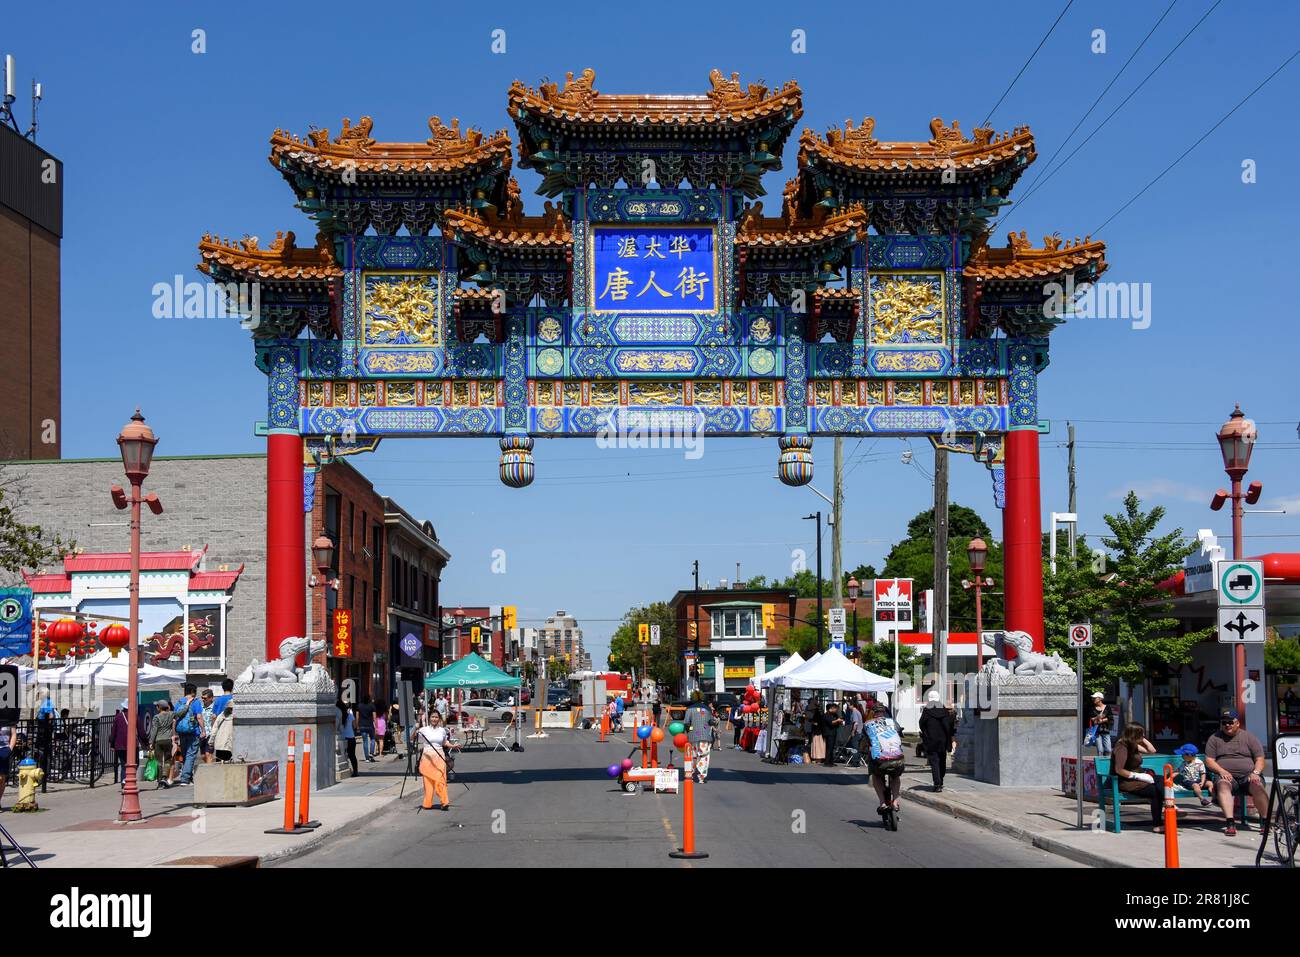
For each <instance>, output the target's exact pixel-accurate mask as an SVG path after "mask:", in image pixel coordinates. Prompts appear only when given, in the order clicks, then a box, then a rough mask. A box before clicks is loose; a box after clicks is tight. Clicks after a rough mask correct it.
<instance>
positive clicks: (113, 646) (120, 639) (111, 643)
mask: <svg viewBox="0 0 1300 957" xmlns="http://www.w3.org/2000/svg"><path fill="white" fill-rule="evenodd" d="M99 642H100V644H102V645H103V646H104V647H105V648H107V649H108V653H109V654H110V655H112V656H113V657H114V658H116V657H117V653H118V652H119V651H121V650H122V649H123V648H125V647H126V646H127V645H128V644H130V643H131V630H130V629H129V628H127V627H126V625H123V624H120V623H119V622H116V621H115V622H113V623H112V624H111V625H109V626H108V627H107V628H105V629H104V630H103V631H101V632H100V633H99Z"/></svg>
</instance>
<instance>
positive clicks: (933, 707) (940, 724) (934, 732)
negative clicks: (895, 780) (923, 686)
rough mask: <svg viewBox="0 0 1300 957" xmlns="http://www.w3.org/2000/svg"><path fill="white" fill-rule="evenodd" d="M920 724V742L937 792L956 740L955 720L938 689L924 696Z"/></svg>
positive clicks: (946, 770)
mask: <svg viewBox="0 0 1300 957" xmlns="http://www.w3.org/2000/svg"><path fill="white" fill-rule="evenodd" d="M920 725H921V744H922V745H923V746H924V748H925V756H926V758H927V759H928V760H929V762H930V779H931V780H932V781H933V782H934V790H935V792H936V793H937V792H939V791H942V790H943V778H944V775H945V774H947V773H948V752H950V751H951V750H952V749H953V747H954V746H955V744H956V741H957V738H956V735H957V722H956V720H955V719H954V718H953V715H952V712H951V711H949V710H948V709H947V708H946V707H944V704H943V701H942V700H941V699H940V698H939V692H938V691H931V692H929V693H928V694H927V695H926V696H925V708H924V709H923V710H922V711H921V721H920Z"/></svg>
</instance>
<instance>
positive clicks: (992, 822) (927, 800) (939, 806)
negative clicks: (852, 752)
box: [899, 789, 1132, 867]
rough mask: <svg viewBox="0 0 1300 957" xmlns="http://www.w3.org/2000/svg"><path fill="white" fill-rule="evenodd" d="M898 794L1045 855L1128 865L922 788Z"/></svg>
mask: <svg viewBox="0 0 1300 957" xmlns="http://www.w3.org/2000/svg"><path fill="white" fill-rule="evenodd" d="M899 796H900V797H903V798H906V799H907V800H909V801H915V802H916V803H917V804H920V805H922V806H924V807H928V808H930V809H932V810H935V811H942V812H944V813H945V814H949V815H951V816H952V817H955V818H957V819H958V820H962V821H966V822H967V823H969V824H974V825H976V826H977V827H982V828H984V829H985V830H988V831H993V832H995V833H997V834H1002V835H1004V836H1006V837H1011V838H1014V839H1015V840H1017V841H1020V842H1021V843H1022V844H1028V845H1030V846H1032V847H1036V848H1038V849H1039V850H1043V851H1047V852H1048V853H1049V854H1055V855H1057V856H1058V857H1065V858H1069V859H1070V860H1072V861H1074V862H1076V863H1078V864H1085V865H1087V866H1088V867H1131V866H1132V865H1130V864H1124V863H1122V862H1120V861H1117V860H1115V859H1114V858H1110V857H1103V856H1102V855H1100V854H1093V853H1092V852H1091V851H1084V850H1080V849H1079V848H1077V847H1074V846H1073V845H1071V844H1067V843H1065V842H1064V841H1059V840H1057V839H1056V838H1054V837H1050V836H1048V835H1046V834H1041V833H1039V832H1038V831H1031V830H1029V829H1028V828H1023V827H1018V826H1017V825H1015V824H1011V823H1009V822H1007V821H1004V820H1001V819H999V818H996V817H993V816H992V815H991V814H988V813H985V812H983V811H977V810H975V809H974V808H971V807H968V806H966V805H964V804H957V803H954V802H952V801H946V800H944V799H943V798H941V797H938V796H936V795H934V794H928V793H926V792H924V791H914V790H911V789H908V790H905V791H903V792H901V794H900V795H899Z"/></svg>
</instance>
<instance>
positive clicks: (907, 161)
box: [799, 116, 1037, 171]
mask: <svg viewBox="0 0 1300 957" xmlns="http://www.w3.org/2000/svg"><path fill="white" fill-rule="evenodd" d="M875 126H876V121H875V120H874V119H873V118H872V117H870V116H868V117H866V118H865V119H864V120H863V121H862V125H861V126H858V127H857V128H854V126H853V121H852V120H845V122H844V128H843V129H833V130H830V131H828V132H827V133H826V136H825V137H821V136H818V135H817V134H816V133H814V132H813V131H812V130H804V131H803V135H802V136H800V137H799V164H800V165H801V166H802V165H805V164H806V163H807V162H808V160H810V159H812V158H817V159H822V160H825V161H826V162H827V163H828V164H830V165H832V166H838V167H842V168H845V169H853V170H864V171H889V170H900V171H917V170H943V169H961V170H973V169H979V168H980V167H986V166H998V165H1001V164H1003V163H1005V162H1008V161H1009V160H1012V159H1014V158H1015V157H1016V156H1017V155H1019V154H1024V155H1025V156H1026V163H1029V162H1033V160H1034V158H1035V156H1037V154H1036V153H1035V152H1034V135H1033V133H1031V132H1030V131H1029V127H1027V126H1021V127H1018V128H1017V129H1016V130H1015V131H1014V132H1010V133H1003V134H1002V135H1001V136H997V135H995V134H994V132H993V130H992V129H991V128H989V127H977V128H976V129H975V131H974V134H973V135H972V136H971V137H970V138H969V139H968V138H967V137H966V136H965V134H963V133H962V131H961V126H960V125H959V124H958V123H957V122H956V121H955V120H954V121H953V124H952V126H945V125H944V122H943V120H942V119H941V118H940V117H937V116H936V117H935V118H934V119H932V120H931V121H930V138H929V139H928V140H925V141H917V142H883V141H880V140H877V139H875V138H874V137H873V136H872V135H871V134H872V132H873V131H874V129H875Z"/></svg>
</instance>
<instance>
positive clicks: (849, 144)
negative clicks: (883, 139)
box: [826, 116, 878, 156]
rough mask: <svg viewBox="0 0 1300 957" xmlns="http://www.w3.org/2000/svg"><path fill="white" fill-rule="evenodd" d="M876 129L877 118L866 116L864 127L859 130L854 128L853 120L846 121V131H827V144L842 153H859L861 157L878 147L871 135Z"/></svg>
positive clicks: (863, 122)
mask: <svg viewBox="0 0 1300 957" xmlns="http://www.w3.org/2000/svg"><path fill="white" fill-rule="evenodd" d="M875 129H876V120H875V117H872V116H864V117H863V118H862V125H861V126H859V127H858V128H857V129H854V128H853V121H852V120H851V119H846V120H845V121H844V129H842V130H838V129H836V130H827V131H826V144H827V145H828V146H831V147H833V148H834V149H836V150H838V151H840V152H842V153H857V154H858V155H859V156H861V155H863V154H864V153H866V152H867V151H868V150H870V149H871V148H872V147H874V146H876V145H877V142H878V141H877V140H876V138H875V137H874V136H872V135H871V134H872V132H874V131H875Z"/></svg>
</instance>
